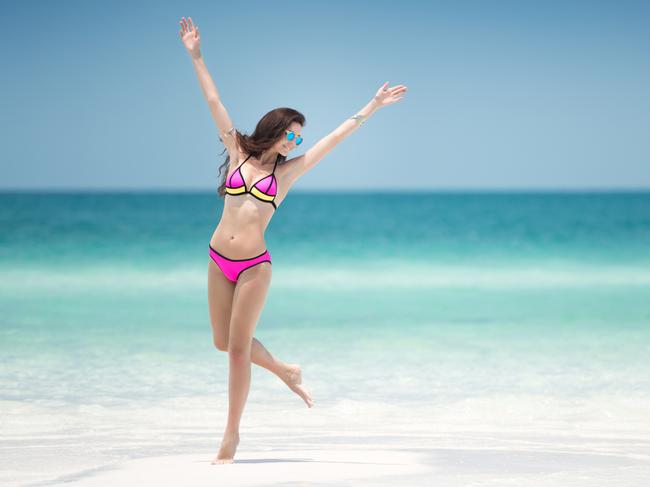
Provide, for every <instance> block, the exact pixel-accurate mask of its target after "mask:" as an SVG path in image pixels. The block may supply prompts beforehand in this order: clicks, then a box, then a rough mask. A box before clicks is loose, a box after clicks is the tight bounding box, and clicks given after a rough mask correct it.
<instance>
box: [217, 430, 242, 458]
mask: <svg viewBox="0 0 650 487" xmlns="http://www.w3.org/2000/svg"><path fill="white" fill-rule="evenodd" d="M238 445H239V433H236V434H235V435H230V434H224V435H223V440H221V447H220V448H219V453H217V456H216V457H214V460H212V465H216V464H223V463H234V462H235V451H236V450H237V446H238Z"/></svg>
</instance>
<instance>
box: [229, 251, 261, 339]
mask: <svg viewBox="0 0 650 487" xmlns="http://www.w3.org/2000/svg"><path fill="white" fill-rule="evenodd" d="M270 284H271V263H270V262H262V263H260V264H257V265H254V266H253V267H250V268H248V269H246V270H244V271H242V273H241V274H239V278H238V279H237V285H236V286H235V293H234V296H233V300H232V313H231V316H230V338H229V344H228V347H229V349H232V348H237V349H239V350H244V349H246V348H247V347H250V345H251V343H252V340H253V334H254V332H255V327H256V326H257V321H258V320H259V317H260V315H261V314H262V308H263V307H264V302H265V301H266V295H267V293H268V290H269V286H270Z"/></svg>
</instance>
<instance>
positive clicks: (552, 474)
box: [60, 445, 650, 487]
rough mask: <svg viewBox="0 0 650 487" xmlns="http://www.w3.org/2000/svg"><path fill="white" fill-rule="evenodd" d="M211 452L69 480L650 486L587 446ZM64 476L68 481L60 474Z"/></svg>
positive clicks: (628, 458) (644, 464)
mask: <svg viewBox="0 0 650 487" xmlns="http://www.w3.org/2000/svg"><path fill="white" fill-rule="evenodd" d="M211 460H212V458H211V457H210V456H208V455H204V454H191V455H187V454H184V455H170V456H163V457H153V458H144V459H139V460H130V461H127V462H124V463H122V464H119V465H117V466H116V467H115V468H112V469H108V470H100V471H91V472H86V473H82V474H79V475H77V476H75V477H74V478H71V477H68V478H66V479H65V482H66V485H71V486H73V487H109V486H110V487H114V486H116V485H146V486H149V485H151V486H153V485H155V486H156V487H161V486H185V485H189V486H192V487H201V486H211V487H214V486H229V487H230V486H232V487H237V486H261V485H265V486H286V487H289V486H292V487H295V486H303V485H304V486H317V485H318V486H350V485H354V486H355V487H356V486H359V487H362V486H366V487H368V486H383V485H386V486H389V485H390V486H394V485H408V486H409V487H412V486H423V487H424V486H426V487H429V486H431V485H444V486H445V487H461V486H462V487H466V486H469V485H477V486H478V485H480V486H481V487H487V486H489V487H502V486H504V485H513V486H514V485H516V486H517V487H551V486H552V487H555V486H557V485H562V486H564V487H569V486H589V487H600V486H602V487H605V486H608V487H609V486H611V485H625V486H627V487H632V486H638V487H642V486H643V487H646V486H647V485H650V458H648V456H647V455H643V454H632V455H629V454H628V455H620V454H612V453H606V452H601V453H595V452H594V451H593V450H592V451H588V450H582V449H564V448H552V449H545V448H542V449H527V448H523V449H517V448H476V449H474V448H423V449H412V450H407V451H404V450H399V449H395V450H389V449H373V448H371V447H368V448H364V449H359V448H358V447H357V448H356V449H355V448H354V447H350V446H345V445H340V446H339V447H338V448H336V449H335V448H331V449H303V450H283V451H280V450H274V451H261V452H246V451H241V452H238V454H237V457H236V460H235V463H233V464H225V465H212V464H211V463H210V462H211ZM60 480H63V479H60Z"/></svg>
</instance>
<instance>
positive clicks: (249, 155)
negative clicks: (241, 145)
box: [240, 154, 253, 166]
mask: <svg viewBox="0 0 650 487" xmlns="http://www.w3.org/2000/svg"><path fill="white" fill-rule="evenodd" d="M252 155H253V154H248V157H247V158H246V159H244V162H246V161H247V160H248V159H250V157H251V156H252ZM244 162H242V163H241V164H240V165H241V166H243V165H244Z"/></svg>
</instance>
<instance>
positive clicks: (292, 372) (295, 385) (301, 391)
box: [282, 364, 314, 408]
mask: <svg viewBox="0 0 650 487" xmlns="http://www.w3.org/2000/svg"><path fill="white" fill-rule="evenodd" d="M282 380H284V382H285V384H287V385H288V386H289V389H291V390H292V391H293V392H295V393H296V394H298V395H299V396H300V397H302V399H303V401H305V403H306V404H307V407H308V408H310V407H312V406H313V405H314V400H313V399H312V398H311V394H310V393H309V391H308V390H307V389H306V388H305V386H303V385H302V371H301V370H300V365H298V364H287V370H286V372H285V376H284V379H282Z"/></svg>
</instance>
